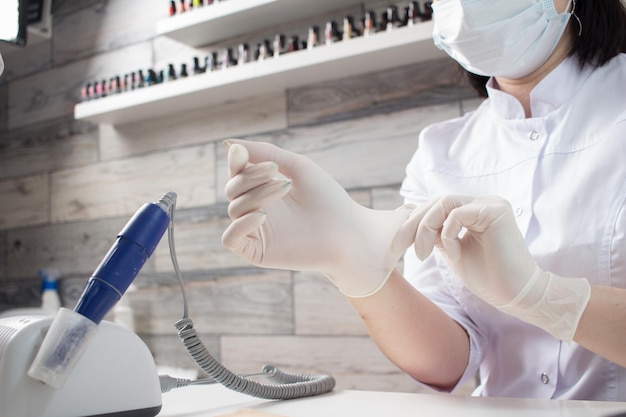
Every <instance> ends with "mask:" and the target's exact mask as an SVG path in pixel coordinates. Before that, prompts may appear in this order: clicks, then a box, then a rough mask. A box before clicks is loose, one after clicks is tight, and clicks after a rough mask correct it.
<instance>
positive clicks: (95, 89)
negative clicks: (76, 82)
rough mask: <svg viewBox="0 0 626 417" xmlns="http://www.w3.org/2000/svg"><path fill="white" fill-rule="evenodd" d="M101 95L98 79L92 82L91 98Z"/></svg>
mask: <svg viewBox="0 0 626 417" xmlns="http://www.w3.org/2000/svg"><path fill="white" fill-rule="evenodd" d="M101 95H102V86H101V85H100V83H99V82H98V81H96V82H94V83H93V96H92V97H93V98H100V96H101Z"/></svg>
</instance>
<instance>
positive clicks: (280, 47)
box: [274, 33, 287, 57]
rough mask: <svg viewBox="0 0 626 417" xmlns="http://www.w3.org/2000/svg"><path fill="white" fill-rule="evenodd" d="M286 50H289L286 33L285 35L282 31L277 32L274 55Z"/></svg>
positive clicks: (276, 55)
mask: <svg viewBox="0 0 626 417" xmlns="http://www.w3.org/2000/svg"><path fill="white" fill-rule="evenodd" d="M285 52H287V45H286V41H285V35H283V34H282V33H277V34H276V36H275V37H274V57H278V56H279V55H282V54H284V53H285Z"/></svg>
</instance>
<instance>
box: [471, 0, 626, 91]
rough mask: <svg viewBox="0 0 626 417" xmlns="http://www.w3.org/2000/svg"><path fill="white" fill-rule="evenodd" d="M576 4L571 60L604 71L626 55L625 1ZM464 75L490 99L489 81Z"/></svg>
mask: <svg viewBox="0 0 626 417" xmlns="http://www.w3.org/2000/svg"><path fill="white" fill-rule="evenodd" d="M575 3H576V9H575V10H574V14H575V16H572V17H571V18H570V23H569V25H568V30H569V31H570V32H571V34H572V37H573V39H574V43H573V46H572V50H571V51H570V56H572V55H576V57H577V59H578V64H579V65H580V67H581V68H583V67H585V66H586V65H592V66H594V67H601V66H602V65H604V64H606V63H607V62H609V61H610V60H611V58H613V57H615V56H617V55H618V54H620V53H622V52H626V6H625V5H624V3H623V2H622V0H575ZM576 17H578V19H579V20H580V23H579V21H578V20H577V19H576ZM581 26H582V28H581ZM579 33H580V35H579ZM463 72H465V77H466V78H467V81H468V82H469V84H470V86H471V87H472V88H473V89H474V90H476V92H477V93H478V95H479V96H480V97H487V88H486V86H485V84H487V81H488V80H489V77H484V76H482V75H476V74H472V73H471V72H469V71H465V70H463Z"/></svg>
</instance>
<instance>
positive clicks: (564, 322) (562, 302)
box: [498, 268, 591, 342]
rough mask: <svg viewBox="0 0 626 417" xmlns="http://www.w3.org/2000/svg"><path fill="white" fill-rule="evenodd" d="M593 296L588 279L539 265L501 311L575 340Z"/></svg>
mask: <svg viewBox="0 0 626 417" xmlns="http://www.w3.org/2000/svg"><path fill="white" fill-rule="evenodd" d="M590 297H591V285H590V284H589V281H587V279H585V278H566V277H560V276H558V275H555V274H552V273H550V272H545V271H542V270H541V269H539V268H537V269H536V270H535V273H534V274H533V276H532V278H531V279H530V280H529V281H528V283H527V284H526V286H525V287H524V288H523V289H522V290H521V291H520V293H519V294H518V295H517V296H516V297H515V298H514V299H513V300H512V301H510V302H509V303H507V304H505V305H503V306H498V309H499V310H500V311H503V312H505V313H507V314H510V315H512V316H515V317H517V318H519V319H520V320H523V321H525V322H527V323H529V324H532V325H534V326H537V327H540V328H542V329H544V330H545V331H547V332H548V333H550V334H551V335H553V336H554V337H556V338H557V339H560V340H563V341H565V342H571V341H572V339H573V338H574V334H575V333H576V328H577V327H578V322H579V321H580V318H581V316H582V314H583V312H584V311H585V308H586V307H587V303H588V302H589V298H590Z"/></svg>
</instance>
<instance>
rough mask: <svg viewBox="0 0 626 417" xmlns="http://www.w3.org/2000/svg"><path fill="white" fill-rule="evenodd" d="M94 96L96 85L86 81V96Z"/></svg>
mask: <svg viewBox="0 0 626 417" xmlns="http://www.w3.org/2000/svg"><path fill="white" fill-rule="evenodd" d="M95 96H96V86H95V83H87V97H88V98H89V100H91V99H92V98H95Z"/></svg>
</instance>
